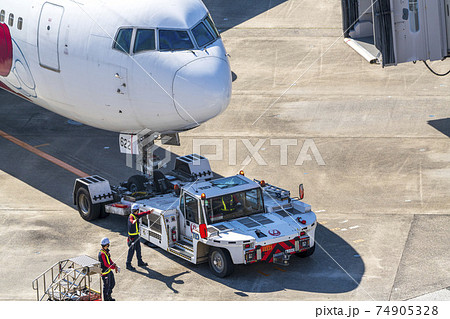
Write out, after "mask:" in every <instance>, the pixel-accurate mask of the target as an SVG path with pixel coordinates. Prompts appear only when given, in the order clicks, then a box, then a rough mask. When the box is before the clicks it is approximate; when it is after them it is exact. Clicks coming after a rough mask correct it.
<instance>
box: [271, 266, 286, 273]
mask: <svg viewBox="0 0 450 319" xmlns="http://www.w3.org/2000/svg"><path fill="white" fill-rule="evenodd" d="M273 268H274V269H276V270H279V271H282V272H286V269H282V268H280V267H273Z"/></svg>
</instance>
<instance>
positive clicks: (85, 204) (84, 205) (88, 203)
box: [76, 187, 101, 220]
mask: <svg viewBox="0 0 450 319" xmlns="http://www.w3.org/2000/svg"><path fill="white" fill-rule="evenodd" d="M76 196H77V197H76V199H77V207H78V212H79V213H80V216H81V217H82V218H83V219H84V220H94V219H97V218H98V217H99V216H100V209H101V206H100V205H99V204H97V205H94V204H92V200H91V195H90V194H89V191H88V190H87V189H86V188H84V187H80V188H79V189H78V191H77V195H76Z"/></svg>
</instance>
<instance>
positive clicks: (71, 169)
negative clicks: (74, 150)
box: [0, 130, 89, 177]
mask: <svg viewBox="0 0 450 319" xmlns="http://www.w3.org/2000/svg"><path fill="white" fill-rule="evenodd" d="M0 136H1V137H3V138H5V139H7V140H8V141H10V142H12V143H14V144H16V145H18V146H20V147H22V148H24V149H26V150H27V151H30V152H31V153H33V154H36V155H37V156H40V157H42V158H43V159H46V160H47V161H49V162H52V163H53V164H55V165H58V166H59V167H62V168H64V169H65V170H67V171H69V172H71V173H73V174H75V175H77V176H79V177H87V176H89V174H86V173H85V172H83V171H80V170H79V169H77V168H75V167H73V166H71V165H69V164H67V163H65V162H63V161H61V160H59V159H57V158H56V157H53V156H51V155H49V154H47V153H44V152H42V151H41V150H38V149H37V148H36V147H33V146H31V145H29V144H27V143H25V142H22V141H21V140H19V139H17V138H15V137H14V136H11V135H9V134H8V133H5V132H3V131H2V130H0Z"/></svg>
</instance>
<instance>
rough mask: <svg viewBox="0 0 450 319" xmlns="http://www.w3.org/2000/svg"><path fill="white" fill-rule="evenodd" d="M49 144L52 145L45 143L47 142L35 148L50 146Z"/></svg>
mask: <svg viewBox="0 0 450 319" xmlns="http://www.w3.org/2000/svg"><path fill="white" fill-rule="evenodd" d="M49 145H50V144H48V143H45V144H41V145H37V146H35V148H39V147H44V146H49Z"/></svg>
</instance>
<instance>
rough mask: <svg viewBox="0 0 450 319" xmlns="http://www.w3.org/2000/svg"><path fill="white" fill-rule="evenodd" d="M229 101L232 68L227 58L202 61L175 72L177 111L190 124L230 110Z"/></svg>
mask: <svg viewBox="0 0 450 319" xmlns="http://www.w3.org/2000/svg"><path fill="white" fill-rule="evenodd" d="M230 99H231V69H230V65H229V64H228V61H227V60H225V59H221V58H218V57H204V58H199V59H197V60H194V61H192V62H190V63H188V64H186V65H185V66H183V67H182V68H181V69H179V70H178V71H177V72H176V73H175V78H174V81H173V100H174V104H175V108H176V109H177V111H178V114H179V115H180V116H181V118H183V119H184V120H186V121H188V122H189V123H195V124H200V123H202V122H205V121H207V120H209V119H211V118H213V117H215V116H217V115H219V114H220V113H222V112H223V111H224V110H225V109H226V108H227V106H228V104H229V103H230Z"/></svg>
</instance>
